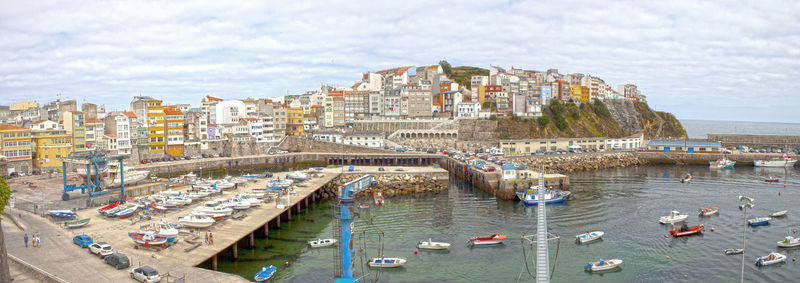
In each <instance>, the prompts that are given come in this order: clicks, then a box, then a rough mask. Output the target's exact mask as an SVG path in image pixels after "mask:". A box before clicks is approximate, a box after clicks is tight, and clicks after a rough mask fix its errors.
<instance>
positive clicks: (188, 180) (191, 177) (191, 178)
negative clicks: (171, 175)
mask: <svg viewBox="0 0 800 283" xmlns="http://www.w3.org/2000/svg"><path fill="white" fill-rule="evenodd" d="M178 179H179V180H181V181H183V183H184V184H192V183H194V182H197V175H195V174H194V172H189V173H188V174H183V175H181V176H180V177H178Z"/></svg>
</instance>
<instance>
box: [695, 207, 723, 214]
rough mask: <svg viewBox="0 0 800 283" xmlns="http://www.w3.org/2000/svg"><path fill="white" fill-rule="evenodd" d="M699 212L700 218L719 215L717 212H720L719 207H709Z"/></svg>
mask: <svg viewBox="0 0 800 283" xmlns="http://www.w3.org/2000/svg"><path fill="white" fill-rule="evenodd" d="M697 211H700V216H710V215H714V214H717V212H719V206H709V207H706V208H701V209H698V210H697Z"/></svg>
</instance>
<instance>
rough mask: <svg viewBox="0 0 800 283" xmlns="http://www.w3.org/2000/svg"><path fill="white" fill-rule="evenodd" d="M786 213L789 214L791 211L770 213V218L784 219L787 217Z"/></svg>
mask: <svg viewBox="0 0 800 283" xmlns="http://www.w3.org/2000/svg"><path fill="white" fill-rule="evenodd" d="M786 213H789V211H788V210H781V211H776V212H773V213H770V214H769V216H770V217H783V216H786Z"/></svg>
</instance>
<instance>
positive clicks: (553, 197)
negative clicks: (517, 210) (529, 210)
mask: <svg viewBox="0 0 800 283" xmlns="http://www.w3.org/2000/svg"><path fill="white" fill-rule="evenodd" d="M538 190H539V186H533V187H531V188H530V189H527V190H525V191H524V192H517V193H516V194H517V197H518V198H519V199H520V200H521V201H522V203H524V204H525V205H537V204H538V203H539V195H538V193H537V192H538ZM570 194H572V193H571V192H569V191H562V190H558V189H547V190H546V191H545V193H544V203H545V204H551V203H563V202H564V201H566V200H567V198H568V197H569V196H570Z"/></svg>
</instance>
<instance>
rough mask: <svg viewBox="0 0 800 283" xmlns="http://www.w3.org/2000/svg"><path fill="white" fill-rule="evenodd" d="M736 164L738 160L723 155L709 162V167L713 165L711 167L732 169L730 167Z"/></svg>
mask: <svg viewBox="0 0 800 283" xmlns="http://www.w3.org/2000/svg"><path fill="white" fill-rule="evenodd" d="M735 165H736V161H733V160H730V159H728V157H726V156H723V157H722V158H720V159H717V160H714V161H709V162H708V167H711V169H723V168H724V169H730V168H733V166H735Z"/></svg>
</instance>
